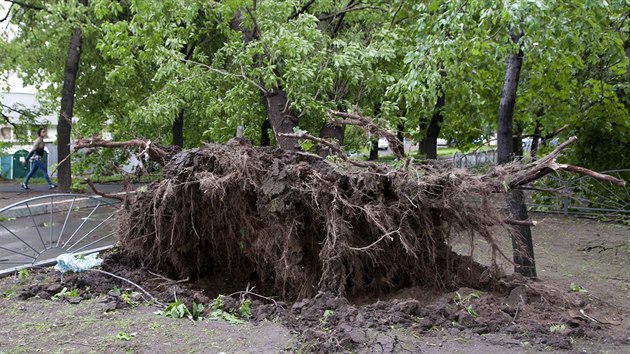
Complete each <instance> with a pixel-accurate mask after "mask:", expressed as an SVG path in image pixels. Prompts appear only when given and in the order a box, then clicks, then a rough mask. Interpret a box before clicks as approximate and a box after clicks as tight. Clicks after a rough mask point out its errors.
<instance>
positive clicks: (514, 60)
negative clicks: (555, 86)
mask: <svg viewBox="0 0 630 354" xmlns="http://www.w3.org/2000/svg"><path fill="white" fill-rule="evenodd" d="M510 35H511V36H512V40H513V41H514V42H515V43H518V41H519V39H520V37H521V35H518V36H517V35H514V33H513V32H512V31H510ZM522 65H523V51H522V50H520V49H519V51H518V53H517V54H510V56H509V57H508V59H507V65H506V67H505V77H504V79H503V87H502V89H501V100H500V101H499V112H498V115H497V118H498V129H497V130H498V131H497V160H498V162H499V163H500V164H505V163H509V162H511V161H512V159H513V158H514V142H513V134H514V132H513V131H512V128H513V118H514V105H515V103H516V92H517V90H518V80H519V76H520V73H521V67H522ZM506 198H507V208H508V214H509V215H510V216H511V218H512V219H514V220H528V219H529V217H528V215H527V207H526V206H525V196H524V194H523V191H521V190H518V189H517V190H511V191H509V192H508V193H507V195H506ZM511 235H512V247H513V252H514V253H513V256H514V271H515V272H517V273H520V274H522V275H523V276H526V277H532V278H535V277H536V263H535V259H534V247H533V241H532V231H531V228H530V226H529V225H515V226H514V227H513V231H512V232H511Z"/></svg>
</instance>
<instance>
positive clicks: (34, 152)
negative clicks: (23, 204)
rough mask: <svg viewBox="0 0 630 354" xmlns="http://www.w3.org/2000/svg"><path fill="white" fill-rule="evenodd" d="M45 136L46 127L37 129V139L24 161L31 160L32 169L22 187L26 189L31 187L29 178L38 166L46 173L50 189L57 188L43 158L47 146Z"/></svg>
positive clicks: (45, 176)
mask: <svg viewBox="0 0 630 354" xmlns="http://www.w3.org/2000/svg"><path fill="white" fill-rule="evenodd" d="M45 136H46V128H39V129H38V130H37V139H36V140H35V143H34V144H33V148H32V149H31V152H29V153H28V155H27V156H26V160H25V161H24V164H26V163H27V162H28V160H31V170H30V171H29V172H28V174H27V175H26V178H24V181H23V182H22V188H24V189H30V188H28V180H29V179H31V177H32V176H33V174H34V173H35V171H37V169H38V168H39V169H40V170H42V172H43V173H44V178H45V179H46V182H48V185H49V186H50V189H53V188H57V186H56V185H54V184H53V183H52V182H51V181H50V177H48V169H47V168H46V165H45V164H44V160H43V158H44V147H45V146H46V145H45V144H44V137H45Z"/></svg>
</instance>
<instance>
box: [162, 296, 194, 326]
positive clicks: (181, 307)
mask: <svg viewBox="0 0 630 354" xmlns="http://www.w3.org/2000/svg"><path fill="white" fill-rule="evenodd" d="M203 309H204V308H203V305H201V304H197V303H195V302H193V304H192V311H191V310H189V309H188V307H187V306H186V304H184V303H183V302H182V301H181V300H175V301H174V302H171V303H169V304H168V305H167V306H166V309H164V311H157V312H155V313H156V314H158V315H164V316H166V317H171V318H184V317H186V318H189V319H191V320H193V321H201V320H203V317H202V315H203Z"/></svg>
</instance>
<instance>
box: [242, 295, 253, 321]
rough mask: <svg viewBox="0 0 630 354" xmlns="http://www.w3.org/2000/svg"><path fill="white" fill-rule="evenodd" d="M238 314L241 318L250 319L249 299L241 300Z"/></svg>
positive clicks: (250, 302)
mask: <svg viewBox="0 0 630 354" xmlns="http://www.w3.org/2000/svg"><path fill="white" fill-rule="evenodd" d="M239 312H240V313H241V317H243V318H250V317H252V301H251V300H250V299H245V300H243V302H241V306H240V307H239Z"/></svg>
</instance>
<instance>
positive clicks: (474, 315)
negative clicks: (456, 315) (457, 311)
mask: <svg viewBox="0 0 630 354" xmlns="http://www.w3.org/2000/svg"><path fill="white" fill-rule="evenodd" d="M466 312H468V314H469V315H470V317H472V318H477V317H479V314H478V313H477V311H475V309H473V307H472V305H468V306H466Z"/></svg>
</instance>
